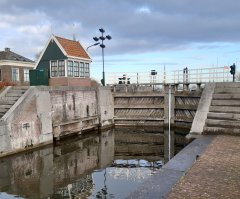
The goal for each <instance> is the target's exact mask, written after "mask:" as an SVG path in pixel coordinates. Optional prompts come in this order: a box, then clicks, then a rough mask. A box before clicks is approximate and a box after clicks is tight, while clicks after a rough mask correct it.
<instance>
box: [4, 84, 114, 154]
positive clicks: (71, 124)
mask: <svg viewBox="0 0 240 199" xmlns="http://www.w3.org/2000/svg"><path fill="white" fill-rule="evenodd" d="M11 89H12V88H7V89H5V90H4V91H3V92H2V95H0V97H1V96H4V98H3V97H1V98H0V99H3V101H2V104H3V102H4V101H7V100H8V99H6V98H11V99H12V98H13V97H16V98H17V99H14V100H16V102H15V103H14V104H13V105H11V106H9V107H10V109H9V110H7V112H6V113H5V114H4V115H3V117H2V118H1V120H0V156H4V155H7V154H11V153H16V152H18V151H22V150H26V149H28V148H33V147H37V146H39V145H43V144H48V143H51V142H53V138H59V137H60V136H64V135H68V134H72V133H81V132H82V131H84V130H89V129H94V128H97V127H98V126H99V125H100V124H101V126H106V125H113V97H112V95H111V91H110V88H99V89H98V90H96V89H93V88H79V87H47V86H42V87H41V86H38V87H30V88H29V89H28V90H27V91H26V92H25V93H24V94H23V95H22V96H21V97H19V93H21V92H22V90H17V88H13V89H15V90H16V93H15V91H14V92H11V93H9V92H8V91H9V90H11ZM17 96H18V97H17ZM10 101H11V100H10ZM1 106H2V109H3V108H4V107H5V106H6V105H1ZM99 119H100V120H99Z"/></svg>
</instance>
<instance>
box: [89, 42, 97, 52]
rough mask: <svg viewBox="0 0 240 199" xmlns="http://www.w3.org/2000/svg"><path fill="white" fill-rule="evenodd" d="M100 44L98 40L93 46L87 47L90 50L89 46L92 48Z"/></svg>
mask: <svg viewBox="0 0 240 199" xmlns="http://www.w3.org/2000/svg"><path fill="white" fill-rule="evenodd" d="M98 44H100V42H97V43H95V44H93V45H91V46H88V47H87V51H88V49H89V48H91V47H93V46H97V45H98Z"/></svg>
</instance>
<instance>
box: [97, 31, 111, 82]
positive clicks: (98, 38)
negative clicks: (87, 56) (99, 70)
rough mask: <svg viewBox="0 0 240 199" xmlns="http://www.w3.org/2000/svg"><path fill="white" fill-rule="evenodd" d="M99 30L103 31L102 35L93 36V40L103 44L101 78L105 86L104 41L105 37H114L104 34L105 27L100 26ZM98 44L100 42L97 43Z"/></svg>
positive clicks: (101, 45)
mask: <svg viewBox="0 0 240 199" xmlns="http://www.w3.org/2000/svg"><path fill="white" fill-rule="evenodd" d="M99 31H100V32H101V36H100V37H93V40H94V41H96V42H97V41H99V40H100V41H101V44H100V47H101V48H102V61H103V74H102V75H103V78H102V79H101V83H102V85H103V86H105V71H104V48H105V47H106V46H105V45H104V44H103V41H104V40H105V39H108V40H110V39H112V37H111V36H110V35H107V36H104V35H103V33H104V32H105V30H104V29H103V28H100V29H99ZM97 45H98V44H97Z"/></svg>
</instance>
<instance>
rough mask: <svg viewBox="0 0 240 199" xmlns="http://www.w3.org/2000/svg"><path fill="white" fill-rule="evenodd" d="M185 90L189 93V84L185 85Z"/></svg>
mask: <svg viewBox="0 0 240 199" xmlns="http://www.w3.org/2000/svg"><path fill="white" fill-rule="evenodd" d="M183 90H184V91H189V83H185V84H183Z"/></svg>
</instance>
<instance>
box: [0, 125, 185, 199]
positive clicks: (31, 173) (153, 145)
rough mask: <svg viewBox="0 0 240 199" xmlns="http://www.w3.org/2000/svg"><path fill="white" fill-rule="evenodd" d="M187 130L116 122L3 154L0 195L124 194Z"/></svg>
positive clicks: (28, 198)
mask: <svg viewBox="0 0 240 199" xmlns="http://www.w3.org/2000/svg"><path fill="white" fill-rule="evenodd" d="M187 132H188V129H186V130H184V129H174V130H171V131H170V132H169V131H168V130H164V129H156V128H155V129H153V128H147V129H143V128H141V129H136V128H134V129H133V128H116V129H111V130H107V131H104V132H94V133H90V134H89V133H88V135H80V136H78V137H74V138H68V139H65V140H64V141H60V142H58V143H56V144H55V145H54V146H52V145H50V146H47V147H44V148H41V149H38V150H34V151H28V152H25V153H21V154H18V155H14V156H10V157H6V158H1V159H0V198H1V199H13V198H14V199H16V198H22V199H38V198H47V199H52V198H57V199H58V198H59V199H60V198H61V199H62V198H64V199H65V198H69V199H79V198H125V197H126V196H128V195H129V194H130V193H131V192H132V191H134V190H135V189H136V188H137V187H138V186H139V185H140V184H141V183H142V182H143V181H144V180H145V179H147V178H150V177H151V176H152V175H154V174H155V173H156V171H157V170H158V169H160V168H161V167H162V165H163V164H165V163H166V162H167V161H168V160H169V158H170V157H173V156H174V155H175V154H176V153H178V152H179V151H180V150H181V149H182V148H183V147H184V146H185V145H186V143H185V138H184V137H185V135H186V133H187ZM169 133H170V134H169ZM169 135H170V136H169ZM169 138H170V140H169ZM169 149H170V150H169Z"/></svg>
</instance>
